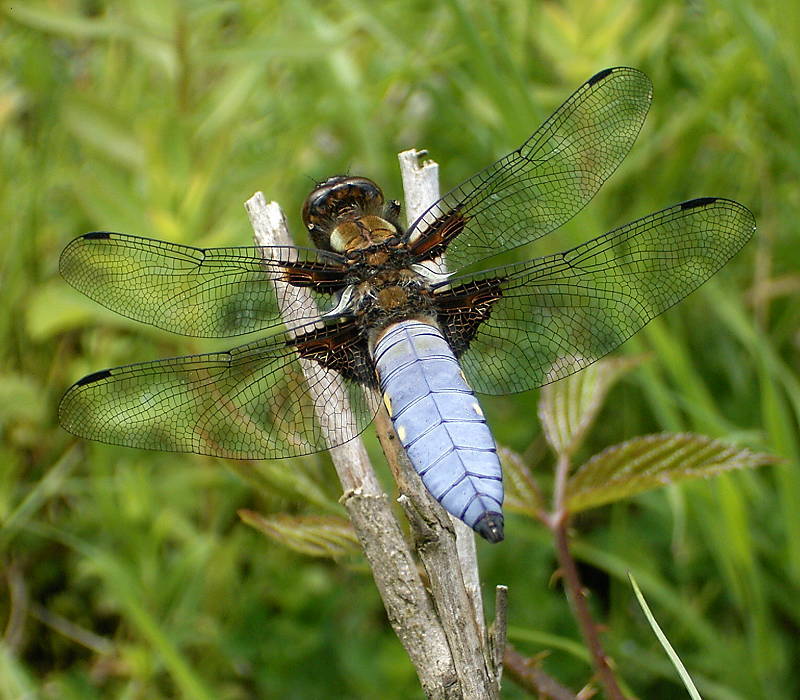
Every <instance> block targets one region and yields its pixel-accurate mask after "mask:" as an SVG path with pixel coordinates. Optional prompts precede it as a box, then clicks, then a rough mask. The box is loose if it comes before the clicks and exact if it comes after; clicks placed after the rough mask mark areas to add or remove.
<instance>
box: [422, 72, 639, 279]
mask: <svg viewBox="0 0 800 700" xmlns="http://www.w3.org/2000/svg"><path fill="white" fill-rule="evenodd" d="M651 99H652V85H651V83H650V80H649V79H648V77H647V76H646V75H644V73H641V72H639V71H638V70H635V69H633V68H624V67H623V68H608V69H606V70H604V71H601V72H600V73H598V74H597V75H595V76H593V77H592V78H590V79H589V80H587V81H586V82H585V83H584V84H583V85H581V87H579V88H578V89H577V90H576V91H575V92H574V93H573V94H572V96H571V97H570V98H569V99H568V100H567V101H566V102H565V103H564V104H563V105H561V107H559V108H558V109H557V110H556V112H555V113H554V114H553V115H552V116H551V117H550V118H549V119H548V120H547V121H546V122H545V123H544V124H542V125H541V126H540V127H539V128H538V129H537V130H536V131H535V132H534V133H533V135H532V136H531V137H530V138H529V139H528V140H527V141H526V142H525V143H524V144H522V146H520V147H519V148H518V149H517V150H515V151H513V152H512V153H509V154H508V155H507V156H505V157H504V158H501V159H500V160H498V161H497V162H496V163H494V164H493V165H490V166H489V167H488V168H486V169H485V170H483V171H481V172H479V173H478V174H476V175H474V176H473V177H471V178H470V179H469V180H467V181H466V182H464V183H462V184H461V185H459V186H458V187H456V188H455V189H453V190H451V191H450V192H448V193H447V194H446V195H444V197H442V198H441V199H440V200H439V201H438V202H436V203H435V204H434V205H433V206H432V207H431V208H430V209H428V210H427V211H426V212H425V213H424V214H423V215H422V216H420V218H419V219H417V221H415V222H414V223H413V224H412V225H411V227H410V228H409V232H408V235H409V240H410V241H411V242H412V249H413V250H414V252H415V253H416V254H417V256H418V260H423V259H428V258H431V257H438V256H439V255H442V254H443V253H446V255H447V265H448V267H449V269H450V270H451V271H452V270H458V269H459V268H461V267H464V266H466V265H469V264H472V263H475V262H477V261H478V260H482V259H483V258H487V257H489V256H491V255H496V254H497V253H500V252H502V251H504V250H509V249H511V248H514V247H516V246H519V245H523V244H525V243H530V242H531V241H533V240H536V239H537V238H540V237H542V236H544V235H545V234H547V233H549V232H550V231H553V230H555V229H556V228H558V227H559V226H561V224H563V223H564V222H565V221H567V220H568V219H570V218H571V217H572V216H574V215H575V213H577V212H578V211H580V209H582V208H583V206H584V205H585V204H586V203H587V202H588V201H589V200H590V199H591V198H592V197H593V196H594V195H595V193H596V192H597V190H598V189H599V188H600V186H601V185H602V184H603V183H604V182H605V181H606V179H607V178H608V177H609V176H610V175H611V173H613V172H614V170H616V168H617V166H618V165H619V164H620V163H621V162H622V160H623V158H625V155H626V154H627V153H628V151H629V150H630V148H631V146H632V145H633V142H634V141H635V140H636V136H637V135H638V133H639V129H640V128H641V126H642V123H643V122H644V119H645V116H646V115H647V110H648V109H649V107H650V102H651Z"/></svg>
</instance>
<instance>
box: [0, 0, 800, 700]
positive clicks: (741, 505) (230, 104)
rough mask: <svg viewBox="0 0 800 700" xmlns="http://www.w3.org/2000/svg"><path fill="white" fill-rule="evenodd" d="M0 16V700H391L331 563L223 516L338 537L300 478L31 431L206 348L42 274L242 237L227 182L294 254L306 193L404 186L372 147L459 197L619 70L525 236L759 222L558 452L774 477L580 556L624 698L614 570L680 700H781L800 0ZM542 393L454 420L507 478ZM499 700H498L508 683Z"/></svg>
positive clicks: (787, 674) (272, 6) (520, 585)
mask: <svg viewBox="0 0 800 700" xmlns="http://www.w3.org/2000/svg"><path fill="white" fill-rule="evenodd" d="M0 11H1V12H2V22H0V159H2V172H3V177H2V178H0V212H1V213H2V221H3V231H4V234H5V235H4V236H3V237H2V242H0V254H2V263H1V264H2V267H0V285H2V286H1V289H2V304H3V306H2V309H3V313H2V314H1V315H0V357H2V364H1V365H0V430H1V431H2V445H1V446H0V470H1V471H2V479H0V521H1V522H2V527H1V529H0V548H2V550H1V551H0V567H2V571H3V577H2V591H3V594H2V595H0V612H1V613H2V617H1V618H0V619H2V624H3V628H4V636H3V640H2V645H1V646H0V694H1V695H2V697H8V698H16V697H21V696H26V697H28V696H30V697H34V696H42V697H53V698H93V697H98V698H100V697H103V698H106V697H130V698H135V697H146V698H159V697H175V696H181V697H208V698H212V697H213V698H248V697H280V698H313V697H381V698H392V697H397V698H407V697H416V696H419V689H418V684H417V682H416V678H415V676H414V673H413V670H412V668H411V665H410V664H409V663H408V662H407V660H406V659H405V657H404V652H403V650H402V648H401V646H400V644H399V642H398V641H397V640H396V639H395V638H394V636H393V634H392V632H391V630H390V628H389V626H388V624H387V623H386V621H385V618H384V614H383V610H382V607H381V604H380V601H379V599H378V596H377V594H376V592H375V590H374V588H373V585H372V581H371V579H370V577H369V575H368V574H367V571H366V569H365V567H364V565H363V563H362V562H361V561H360V560H359V559H358V558H357V557H356V558H354V559H349V560H347V561H346V562H345V563H344V564H336V563H331V562H328V561H327V560H320V559H311V558H307V557H303V556H301V555H299V554H295V553H292V552H290V551H288V550H286V549H283V548H280V547H278V546H276V545H274V544H272V543H271V542H270V541H268V540H266V539H265V538H264V537H263V536H262V535H261V534H260V533H259V532H258V531H257V530H256V529H253V528H251V527H249V526H247V525H245V524H243V523H242V522H241V521H240V520H239V519H238V517H237V515H236V511H237V509H240V508H249V509H251V510H252V511H255V512H258V513H263V514H271V513H279V512H285V513H289V514H292V513H294V514H304V513H309V514H314V515H321V516H325V515H336V514H340V513H341V510H340V509H339V506H338V504H337V503H336V499H337V497H338V490H337V485H336V483H335V478H334V476H333V475H332V470H330V469H329V468H328V461H327V458H326V456H325V455H321V456H317V457H312V458H308V459H304V460H293V461H284V462H275V463H258V464H255V463H254V464H232V463H227V462H225V461H224V460H218V459H212V458H205V457H198V456H193V455H172V454H159V453H146V452H142V451H136V450H128V449H122V448H115V447H109V446H105V445H98V444H83V443H78V442H76V441H75V440H74V439H73V438H72V437H71V436H69V435H67V434H66V433H64V432H63V431H62V430H61V429H60V428H59V427H58V425H57V423H56V419H55V408H56V405H57V402H58V400H59V397H60V395H61V394H62V392H63V391H64V389H65V388H66V387H67V386H68V385H69V384H71V383H72V382H73V381H74V380H76V379H77V378H79V377H80V376H82V375H84V374H87V373H88V372H90V371H94V370H97V369H101V368H104V367H109V366H112V365H120V364H125V363H128V362H134V361H140V360H145V359H153V358H158V357H164V356H168V355H171V354H179V353H185V352H190V351H193V350H198V349H206V348H208V347H211V345H210V344H209V343H202V342H200V341H195V340H187V339H181V338H176V337H173V336H169V335H168V334H166V333H162V332H160V331H157V330H155V329H152V328H149V327H146V326H140V325H137V324H135V323H133V322H131V321H128V320H126V319H123V318H121V317H116V316H114V315H113V314H110V313H109V312H106V311H104V310H103V309H102V308H100V307H99V306H97V305H95V304H92V303H91V302H89V301H88V300H86V299H83V298H81V297H80V295H78V294H77V293H76V292H73V291H72V290H71V289H69V288H68V287H67V285H66V284H65V283H64V282H63V281H62V280H61V279H60V278H59V277H58V274H57V262H58V255H59V252H60V250H61V248H63V246H64V245H65V244H66V243H67V242H68V241H69V240H70V239H71V238H72V237H74V236H75V235H78V234H80V233H83V232H86V231H90V230H97V229H106V230H114V231H124V232H127V233H133V234H139V235H145V236H150V237H153V238H164V239H168V240H172V241H178V242H184V243H190V244H194V245H200V246H210V245H246V244H248V243H249V242H250V237H251V232H250V229H249V226H248V223H247V218H246V216H245V213H244V210H243V208H242V203H243V201H244V200H245V199H246V198H248V197H249V196H250V195H251V194H252V193H253V192H254V191H255V190H257V189H260V190H263V191H264V192H265V193H266V194H267V196H268V197H269V198H272V199H276V200H278V201H280V202H282V203H283V204H284V206H285V207H286V209H287V211H288V213H289V214H290V224H291V226H292V227H293V228H294V230H295V231H300V228H301V227H300V222H299V215H298V213H297V212H298V209H299V206H300V204H301V202H302V199H303V197H304V195H305V194H306V192H307V190H308V189H309V188H310V184H311V182H312V180H314V179H317V178H323V177H326V176H328V175H330V174H333V173H337V172H342V171H349V172H353V173H361V174H364V175H367V176H369V177H372V178H374V179H376V180H377V181H379V182H381V183H383V184H384V187H385V189H386V191H387V194H389V195H390V196H396V195H399V194H400V185H399V175H398V171H397V166H396V160H395V154H396V152H397V151H399V150H402V149H405V148H408V147H412V146H417V147H424V148H428V149H429V150H430V151H431V155H432V156H433V157H434V158H435V159H436V160H438V161H439V163H440V164H441V167H442V184H443V186H451V185H454V184H456V183H457V182H458V181H459V180H461V179H462V178H464V177H466V176H468V175H470V174H471V173H472V172H474V171H475V170H477V169H479V168H480V167H483V166H484V165H485V164H487V163H489V162H490V161H491V160H492V159H494V158H495V157H497V156H499V155H502V154H503V153H505V152H507V151H508V150H510V149H511V148H513V147H515V146H516V145H518V144H519V143H520V142H521V141H522V140H523V139H524V138H525V137H526V136H527V135H528V134H529V133H530V132H531V131H532V130H533V129H534V127H535V126H537V125H538V124H539V123H540V121H541V120H542V119H543V118H545V117H546V116H547V115H548V114H549V112H550V111H551V110H552V109H553V108H554V107H556V106H557V105H558V104H560V102H561V101H562V100H563V99H564V98H566V97H567V96H568V95H569V94H570V92H571V91H572V90H573V89H574V88H575V87H577V86H578V85H579V84H580V83H581V82H582V81H583V80H585V79H586V78H587V77H588V76H590V75H592V74H593V73H595V72H596V71H598V70H600V69H602V68H604V67H607V66H612V65H620V64H627V65H632V66H636V67H638V68H641V69H642V70H644V71H645V72H646V73H648V75H649V76H650V77H651V79H652V80H653V83H654V86H655V101H654V104H653V107H652V110H651V112H650V116H649V118H648V121H647V123H646V125H645V128H644V130H643V131H642V134H641V135H640V137H639V140H638V143H637V145H636V146H634V149H633V151H632V153H631V154H630V156H629V157H628V158H627V160H626V162H625V164H624V165H623V166H622V168H621V169H620V170H619V171H618V172H617V173H616V174H615V175H614V176H613V177H612V178H611V181H610V182H609V183H608V184H607V185H606V186H605V187H604V188H603V190H602V191H601V193H600V194H599V195H598V197H596V199H595V200H594V201H593V202H592V203H591V204H590V205H589V207H587V209H586V210H585V211H584V212H583V213H581V214H580V215H579V216H578V217H576V219H575V220H574V221H572V222H570V224H569V225H567V226H565V227H564V230H563V231H562V232H560V233H557V234H554V235H553V236H550V239H552V240H548V242H547V245H550V246H554V247H558V248H563V247H566V246H567V245H570V244H573V243H575V242H578V241H581V240H585V239H587V238H590V237H592V236H594V235H596V234H599V233H601V232H603V231H605V230H607V229H609V228H612V227H614V226H616V225H619V224H621V223H625V222H627V221H629V220H631V219H634V218H636V217H638V216H640V215H643V214H646V213H648V212H650V211H654V210H656V209H659V208H661V207H663V206H666V205H668V204H670V203H673V202H676V201H679V200H681V199H687V198H691V197H695V196H702V195H719V196H725V197H731V198H734V199H737V200H739V201H741V202H743V203H745V204H746V205H748V206H749V207H750V208H751V209H752V210H753V211H754V212H755V214H756V218H757V220H758V224H759V231H758V234H757V236H756V240H754V241H753V242H752V243H751V244H750V245H749V246H748V248H747V249H746V250H745V251H744V252H743V253H742V254H740V255H739V256H738V257H737V258H736V259H735V260H734V261H733V262H732V263H731V264H729V265H728V266H727V267H726V269H725V270H724V271H723V272H722V273H720V274H719V275H718V276H717V278H716V279H715V280H713V281H712V282H711V283H709V284H707V285H706V286H704V287H703V288H702V289H701V290H700V291H698V292H696V293H695V294H693V295H692V296H691V297H689V299H687V300H686V301H685V302H683V303H682V304H680V305H679V306H678V307H676V308H675V309H673V310H671V311H669V312H668V313H667V314H666V315H665V316H663V317H662V318H660V319H658V320H657V321H655V322H654V323H652V324H651V325H650V326H648V328H647V329H646V330H645V331H643V332H642V333H640V334H639V335H638V336H637V337H636V338H634V339H633V340H631V341H629V343H627V344H626V346H625V347H624V348H623V350H622V352H637V353H638V352H641V351H649V352H650V359H649V360H648V361H647V362H646V363H645V364H643V365H642V367H640V368H639V369H637V370H636V371H635V372H633V373H632V374H630V375H629V376H628V377H627V378H626V379H625V380H624V381H623V382H622V383H621V384H620V385H619V386H617V387H615V388H614V389H613V391H612V393H611V394H610V397H609V400H608V401H607V403H606V407H605V408H604V409H603V412H602V413H601V415H600V419H599V423H598V425H597V427H596V428H595V430H594V432H593V434H592V436H591V438H590V439H589V441H588V444H587V445H586V447H585V449H586V454H587V455H588V454H593V453H595V452H597V451H599V450H600V449H602V448H603V447H604V446H606V445H610V444H613V443H615V442H620V441H622V440H624V439H626V438H630V437H633V436H636V435H640V434H643V433H648V432H658V431H664V430H666V431H684V430H691V431H696V432H699V433H703V434H705V435H709V436H711V437H715V438H724V439H726V440H728V441H730V442H734V443H736V444H738V445H741V446H747V447H750V448H753V449H758V450H761V451H766V452H772V453H774V454H777V455H780V456H781V457H783V461H782V462H781V463H780V464H778V465H776V466H773V467H769V468H766V469H762V470H758V471H755V472H750V471H747V472H741V473H736V474H733V475H727V476H722V477H720V478H717V479H715V480H713V481H707V482H706V481H701V482H693V483H689V484H686V485H683V486H673V487H670V488H669V489H667V490H661V491H655V492H650V493H647V494H643V495H641V496H638V497H637V498H635V499H634V500H633V501H630V502H626V503H623V504H617V505H614V506H611V507H607V508H602V509H596V510H592V511H590V512H589V513H587V514H586V515H584V516H583V517H582V518H580V519H579V520H577V521H576V540H575V547H574V552H575V554H576V556H577V557H578V558H579V560H580V563H581V566H582V574H583V577H584V580H585V582H586V583H587V585H588V586H589V587H590V588H591V589H592V591H593V598H592V604H593V605H594V606H595V608H596V612H597V615H598V617H599V618H600V619H604V620H605V621H606V623H607V629H606V631H605V640H606V642H607V645H608V649H609V651H610V652H611V654H612V655H613V657H614V659H615V661H616V664H617V667H618V669H619V672H620V675H621V676H622V677H623V678H624V679H625V681H626V683H627V684H628V685H629V686H630V687H632V688H634V689H635V690H636V691H637V692H638V693H639V694H640V696H641V697H646V698H660V697H664V698H666V697H680V696H681V694H682V693H683V691H682V690H681V687H680V685H679V681H678V680H677V677H676V675H675V673H674V670H673V669H672V667H671V665H670V663H669V661H668V659H667V658H666V657H665V656H664V655H663V653H662V652H661V649H660V647H659V646H658V642H657V641H656V639H655V638H654V637H653V635H652V633H651V631H650V629H649V627H648V625H647V623H646V622H645V621H644V618H643V617H642V615H641V613H640V612H639V611H638V608H637V606H636V603H635V601H634V599H633V596H632V593H631V589H630V586H629V584H628V581H627V577H626V572H628V571H630V572H632V573H633V574H634V575H635V577H636V580H637V581H638V582H639V585H640V586H641V588H642V590H643V592H644V595H645V596H646V598H647V600H648V602H649V604H650V606H651V607H652V608H653V611H654V613H655V615H656V617H657V618H658V620H659V623H660V624H661V626H662V627H663V628H664V631H665V632H666V634H667V636H668V637H669V639H670V641H671V643H672V644H673V646H674V647H675V649H676V650H677V652H678V654H679V655H680V657H681V659H682V660H683V662H684V664H685V665H686V667H687V668H688V670H689V672H690V673H691V674H692V676H693V678H694V680H695V682H696V683H697V685H698V688H699V689H700V691H701V693H702V694H703V696H704V697H706V698H724V699H726V700H728V699H730V700H732V699H735V698H748V699H749V698H795V697H798V696H800V673H798V670H797V663H796V660H797V659H798V658H799V657H800V604H798V600H800V596H799V595H798V594H799V593H800V590H799V589H800V545H798V543H800V508H799V507H798V506H797V504H798V503H800V440H799V439H798V417H799V416H800V380H799V379H798V374H797V371H796V370H797V366H798V356H799V355H800V352H799V350H800V335H799V334H798V319H800V293H798V292H800V246H798V245H797V233H796V227H797V223H796V222H797V211H798V208H799V207H800V189H798V186H797V183H798V181H800V139H799V138H798V131H797V129H798V124H800V102H798V99H799V98H798V94H800V90H799V89H798V88H799V86H800V49H799V48H798V47H800V5H798V4H797V3H786V2H782V1H779V0H765V2H762V3H758V4H756V3H750V2H748V1H747V0H709V1H708V2H701V1H700V0H696V1H693V2H676V1H674V0H666V1H665V0H658V1H656V0H646V1H644V2H639V3H632V2H629V1H628V0H599V1H598V2H592V3H585V2H579V1H578V0H562V1H561V2H555V1H550V2H529V1H528V0H510V1H509V2H505V3H487V2H480V0H446V1H444V2H441V3H429V2H421V1H420V0H410V1H408V2H384V3H368V2H365V1H364V0H349V1H347V0H340V1H338V2H337V1H335V0H325V1H323V2H312V1H311V0H289V1H287V2H255V1H253V0H249V1H248V0H240V1H234V0H221V1H220V0H217V1H215V2H212V1H210V0H184V1H180V0H172V1H169V0H167V1H164V0H138V1H136V2H133V1H132V0H128V1H127V2H126V1H124V0H123V1H120V2H106V1H104V0H28V1H27V2H24V3H22V2H7V3H4V4H3V6H2V10H0ZM536 252H538V251H537V250H531V249H528V250H526V251H524V253H521V254H520V255H521V257H529V256H530V254H531V253H536ZM218 346H219V344H217V347H218ZM536 399H537V392H529V393H527V394H523V395H519V396H513V397H507V398H487V399H485V400H484V401H483V405H484V407H485V409H486V411H487V414H488V416H489V418H490V423H491V424H492V425H493V427H494V429H495V431H496V436H497V438H498V441H499V442H500V443H502V444H506V445H508V446H510V447H512V448H513V449H515V450H517V451H519V452H525V455H526V459H528V460H529V461H531V462H535V461H536V458H537V455H538V454H539V448H540V447H541V445H542V440H541V437H540V433H541V429H540V427H539V424H538V420H537V418H536V409H535V406H536ZM367 440H368V446H369V447H370V449H372V450H373V451H374V454H375V461H376V462H378V461H380V458H379V454H378V451H377V450H376V449H375V442H374V440H373V439H372V437H371V436H370V435H367ZM386 485H387V488H389V489H391V488H392V487H391V483H390V481H389V480H388V478H387V479H386ZM306 494H311V495H312V496H313V498H312V501H311V502H309V500H308V499H307V498H306V497H305V496H306ZM507 533H508V539H507V540H506V541H505V542H504V543H503V544H502V545H499V546H490V545H485V544H483V543H481V550H480V555H481V560H482V571H483V576H484V580H485V583H486V585H487V587H493V586H494V585H495V584H497V583H505V584H507V585H509V586H510V600H511V606H510V611H509V618H510V619H509V622H510V625H511V628H510V638H511V640H512V641H513V642H514V644H515V645H516V646H517V647H518V648H519V649H520V650H521V651H523V652H524V653H528V654H530V655H534V654H538V653H540V652H543V651H549V654H548V655H547V656H546V658H545V659H544V661H543V667H544V668H545V669H546V670H547V671H548V672H550V673H552V674H553V675H555V676H557V677H558V678H560V679H561V680H562V681H564V682H566V683H572V684H573V685H575V684H577V683H580V682H582V680H583V679H585V678H586V676H587V669H588V666H587V660H586V655H585V653H584V651H583V649H582V647H581V644H580V641H579V639H580V638H579V635H578V632H577V630H576V629H575V626H574V623H573V620H572V618H571V616H570V615H569V614H568V612H567V606H566V602H565V600H564V597H563V594H562V592H561V590H560V588H559V587H558V586H554V585H552V581H551V575H552V573H553V571H554V568H555V560H554V556H553V551H552V547H551V544H550V541H549V537H548V535H547V533H545V532H544V530H543V529H542V528H540V527H538V526H536V525H535V524H534V523H532V521H530V520H528V519H526V518H522V517H519V516H514V515H511V516H510V517H509V519H508V523H507ZM505 695H506V696H507V697H520V696H521V691H519V690H517V689H516V688H515V687H514V686H513V685H512V684H510V683H507V684H506V688H505Z"/></svg>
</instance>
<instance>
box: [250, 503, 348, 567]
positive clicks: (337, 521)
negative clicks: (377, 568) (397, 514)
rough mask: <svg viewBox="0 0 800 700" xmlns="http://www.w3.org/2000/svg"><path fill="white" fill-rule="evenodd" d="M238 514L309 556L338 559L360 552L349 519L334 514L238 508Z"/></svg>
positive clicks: (254, 525)
mask: <svg viewBox="0 0 800 700" xmlns="http://www.w3.org/2000/svg"><path fill="white" fill-rule="evenodd" d="M239 517H240V518H241V519H242V521H244V522H245V523H247V524H248V525H250V526H252V527H254V528H255V529H256V530H258V531H259V532H262V533H263V534H264V535H266V536H267V537H269V538H270V539H273V540H275V541H276V542H277V543H278V544H281V545H283V546H284V547H288V548H289V549H292V550H294V551H295V552H300V553H301V554H307V555H309V556H312V557H329V558H331V559H342V558H344V557H350V556H353V555H354V554H357V553H358V552H360V548H359V546H358V539H357V538H356V534H355V532H354V531H353V526H352V525H351V524H350V521H349V520H345V519H344V518H339V517H336V516H292V515H273V516H270V517H265V516H263V515H261V514H259V513H256V512H255V511H252V510H240V511H239Z"/></svg>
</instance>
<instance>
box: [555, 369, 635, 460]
mask: <svg viewBox="0 0 800 700" xmlns="http://www.w3.org/2000/svg"><path fill="white" fill-rule="evenodd" d="M645 357H646V356H645V355H634V356H628V357H624V356H623V357H610V358H606V359H603V360H599V361H597V362H595V363H594V364H592V365H589V367H587V368H586V369H584V370H583V371H581V372H577V373H575V374H572V375H570V376H569V377H566V378H565V379H562V380H561V381H558V382H553V383H552V384H548V385H547V386H545V387H542V391H541V395H540V397H539V419H540V420H541V422H542V428H543V429H544V433H545V437H546V438H547V442H548V443H549V444H550V446H551V447H552V448H553V450H554V451H555V452H556V453H557V454H559V455H563V456H567V457H568V456H570V455H572V454H574V453H575V451H576V450H577V449H578V448H579V447H580V446H581V443H582V442H583V438H584V437H585V436H586V433H587V432H588V431H589V428H591V427H592V424H593V423H594V420H595V418H596V417H597V414H598V413H599V411H600V408H601V407H602V405H603V400H604V399H605V397H606V394H608V391H609V389H610V388H611V387H612V386H613V385H614V383H615V382H616V381H617V380H618V379H619V378H620V377H621V376H622V375H623V374H625V373H626V372H628V371H630V370H631V369H633V368H634V367H636V366H637V365H639V364H641V363H642V362H643V361H644V359H645Z"/></svg>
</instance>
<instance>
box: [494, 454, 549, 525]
mask: <svg viewBox="0 0 800 700" xmlns="http://www.w3.org/2000/svg"><path fill="white" fill-rule="evenodd" d="M497 456H498V457H500V464H501V465H502V467H503V486H504V489H505V499H504V501H503V503H504V506H505V507H506V508H508V510H514V511H517V512H518V513H524V514H526V515H531V516H535V515H536V514H537V513H538V511H540V510H542V509H543V508H544V503H542V495H541V491H540V490H539V487H538V486H537V484H536V479H534V477H533V474H531V471H530V469H528V467H527V465H526V464H525V461H524V460H523V458H522V455H519V454H517V453H516V452H514V451H513V450H509V449H508V448H507V447H498V448H497Z"/></svg>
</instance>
